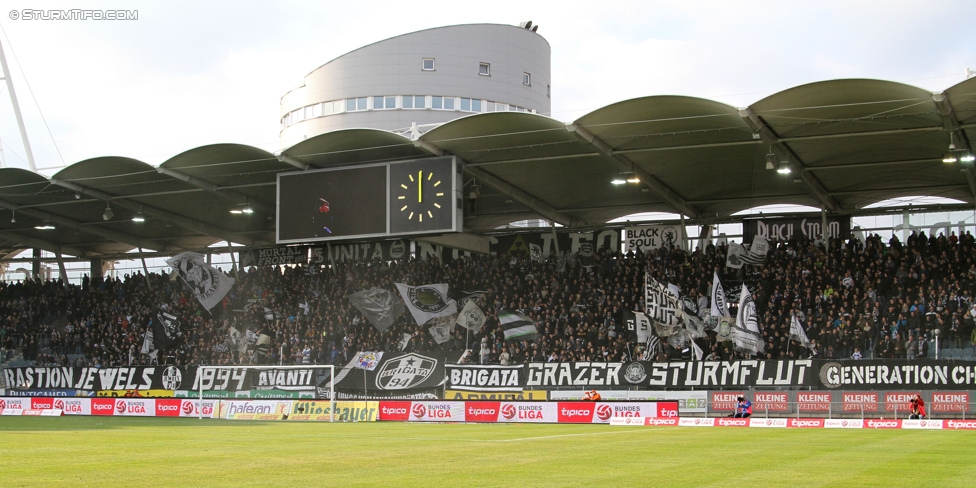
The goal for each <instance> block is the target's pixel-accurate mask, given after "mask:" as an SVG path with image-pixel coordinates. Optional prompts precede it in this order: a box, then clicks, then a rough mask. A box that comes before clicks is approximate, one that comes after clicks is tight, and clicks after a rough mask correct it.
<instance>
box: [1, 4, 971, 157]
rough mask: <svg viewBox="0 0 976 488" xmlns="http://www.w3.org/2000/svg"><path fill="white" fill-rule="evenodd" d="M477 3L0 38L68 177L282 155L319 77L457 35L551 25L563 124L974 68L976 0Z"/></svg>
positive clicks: (40, 146)
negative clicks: (119, 167)
mask: <svg viewBox="0 0 976 488" xmlns="http://www.w3.org/2000/svg"><path fill="white" fill-rule="evenodd" d="M465 5H466V4H464V3H462V2H456V1H452V2H440V1H428V2H415V3H410V2H370V1H365V2H342V3H340V2H299V1H292V2H275V3H270V2H269V3H263V2H247V1H244V2H205V3H202V2H188V1H168V2H162V1H155V2H105V1H102V0H97V1H95V0H92V1H86V2H84V3H81V4H79V3H78V2H71V3H68V2H45V1H37V0H31V1H30V2H27V1H23V0H12V1H10V2H7V4H6V8H8V9H12V10H22V9H26V8H30V9H62V8H86V9H87V8H90V9H135V10H138V20H130V21H94V20H87V21H84V20H78V21H53V20H47V21H43V20H34V21H27V20H23V19H18V20H12V19H11V18H10V17H9V15H0V26H2V28H3V30H4V33H5V37H3V38H0V41H2V42H3V44H4V47H5V49H6V52H7V58H8V64H9V65H10V68H11V71H12V78H13V79H14V81H15V83H16V90H17V94H18V97H19V99H20V104H21V108H22V111H23V112H24V116H25V118H26V120H27V128H28V133H29V136H30V140H31V144H32V146H33V148H34V153H35V159H36V160H37V161H38V166H39V167H40V168H55V170H56V169H57V168H58V167H60V166H61V165H62V164H63V163H66V164H71V163H74V162H77V161H81V160H84V159H88V158H91V157H98V156H107V155H118V156H128V157H133V158H136V159H140V160H143V161H145V162H147V163H150V164H159V163H161V162H163V161H165V160H166V159H168V158H170V157H172V156H174V155H176V154H179V153H180V152H183V151H185V150H188V149H191V148H193V147H196V146H200V145H205V144H213V143H219V142H236V143H243V144H250V145H253V146H257V147H261V148H263V149H266V150H268V151H271V152H275V151H277V150H278V149H279V147H278V130H279V122H278V121H279V117H280V113H279V105H278V102H279V98H280V97H281V95H282V94H284V93H285V92H286V91H288V90H290V89H292V88H294V87H296V86H298V85H300V84H301V83H302V78H303V77H304V75H305V74H307V73H308V72H309V71H311V70H312V69H314V68H316V67H317V66H320V65H321V64H323V63H325V62H327V61H329V60H331V59H333V58H335V57H337V56H340V55H342V54H344V53H346V52H348V51H350V50H353V49H356V48H357V47H360V46H362V45H365V44H369V43H372V42H376V41H379V40H382V39H385V38H388V37H392V36H396V35H400V34H404V33H408V32H412V31H416V30H420V29H425V28H430V27H438V26H443V25H452V24H466V23H500V24H518V23H519V22H521V21H526V20H532V21H533V22H534V23H536V24H538V25H539V26H540V28H539V34H541V35H542V36H544V37H545V38H546V39H547V40H548V41H549V44H550V45H551V47H552V83H551V84H552V106H553V113H552V117H554V118H556V119H558V120H561V121H566V122H569V121H572V120H574V119H576V118H578V117H580V116H582V115H583V114H585V113H587V112H590V111H592V110H595V109H597V108H600V107H602V106H605V105H608V104H611V103H614V102H618V101H621V100H626V99H630V98H635V97H641V96H648V95H661V94H678V95H689V96H696V97H702V98H709V99H713V100H718V101H721V102H724V103H728V104H730V105H734V106H746V105H749V104H750V103H753V102H755V101H757V100H760V99H762V98H764V97H766V96H768V95H770V94H772V93H775V92H777V91H781V90H784V89H787V88H790V87H793V86H797V85H801V84H805V83H810V82H815V81H822V80H829V79H836V78H877V79H886V80H892V81H898V82H903V83H908V84H912V85H916V86H919V87H922V88H925V89H928V90H932V91H941V90H944V89H945V88H947V87H949V86H952V85H954V84H957V83H959V82H961V81H963V79H964V74H963V73H964V71H965V68H967V67H969V68H973V69H976V36H973V35H972V34H971V22H972V19H974V18H976V2H971V1H948V0H947V1H938V0H936V1H933V2H928V3H925V4H923V3H922V2H917V1H915V2H908V1H899V0H889V1H851V0H848V1H819V2H783V1H768V2H767V1H736V2H728V1H698V2H691V1H684V2H682V1H675V2H667V1H660V2H658V1H614V0H609V1H601V2H592V1H587V2H577V1H560V2H543V1H537V2H524V1H523V2H513V1H495V2H492V3H491V8H485V7H484V4H476V5H478V6H471V7H467V6H465ZM472 5H475V4H472ZM11 47H12V50H11ZM2 92H3V93H0V141H2V146H0V147H2V150H3V153H2V161H3V164H4V166H16V167H24V168H25V167H27V165H26V161H25V157H24V151H23V147H22V145H21V143H20V136H19V133H18V131H17V128H16V125H15V123H14V118H13V115H12V112H11V107H10V103H9V98H8V94H7V90H6V88H4V89H3V90H2ZM35 100H36V103H35ZM41 114H43V117H44V119H46V122H47V127H50V133H49V132H48V128H47V127H46V125H45V123H44V121H43V120H42V119H41ZM55 143H56V147H57V149H56V147H55ZM58 151H60V155H59V154H58ZM62 162H63V163H62ZM53 171H54V170H45V171H42V172H44V173H46V174H51V173H53Z"/></svg>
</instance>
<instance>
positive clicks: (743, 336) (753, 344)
mask: <svg viewBox="0 0 976 488" xmlns="http://www.w3.org/2000/svg"><path fill="white" fill-rule="evenodd" d="M732 342H733V343H734V344H735V349H736V350H738V351H742V352H747V353H749V354H759V353H761V352H763V351H764V350H765V349H766V344H765V343H764V342H763V339H762V333H761V332H759V317H758V316H757V315H756V303H755V302H753V301H752V294H751V293H749V289H748V288H747V287H746V285H745V284H743V285H742V296H741V297H740V298H739V313H738V315H736V318H735V326H733V327H732Z"/></svg>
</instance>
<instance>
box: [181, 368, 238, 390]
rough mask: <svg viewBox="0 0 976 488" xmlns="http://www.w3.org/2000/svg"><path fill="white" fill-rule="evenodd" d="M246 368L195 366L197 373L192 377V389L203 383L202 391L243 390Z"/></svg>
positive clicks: (196, 388) (197, 388)
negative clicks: (218, 368)
mask: <svg viewBox="0 0 976 488" xmlns="http://www.w3.org/2000/svg"><path fill="white" fill-rule="evenodd" d="M246 376H247V370H246V369H220V370H217V369H209V368H208V369H203V368H197V374H195V375H194V378H193V387H192V388H190V389H191V390H193V391H198V390H199V389H200V385H201V383H202V384H203V390H204V391H213V390H216V391H223V390H243V389H244V384H245V378H246Z"/></svg>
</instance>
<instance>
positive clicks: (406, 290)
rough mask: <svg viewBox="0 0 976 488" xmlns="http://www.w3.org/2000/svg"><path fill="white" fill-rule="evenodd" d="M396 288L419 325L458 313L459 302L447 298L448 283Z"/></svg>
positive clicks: (400, 284)
mask: <svg viewBox="0 0 976 488" xmlns="http://www.w3.org/2000/svg"><path fill="white" fill-rule="evenodd" d="M396 287H397V290H400V296H402V297H403V302H404V303H405V304H406V305H407V309H408V310H410V314H411V315H413V318H414V320H416V321H417V324H418V325H423V324H426V323H427V322H429V321H430V319H432V318H436V317H444V316H447V315H454V314H456V313H457V302H456V301H454V300H450V299H448V298H447V283H435V284H433V285H421V286H408V285H405V284H403V283H397V284H396Z"/></svg>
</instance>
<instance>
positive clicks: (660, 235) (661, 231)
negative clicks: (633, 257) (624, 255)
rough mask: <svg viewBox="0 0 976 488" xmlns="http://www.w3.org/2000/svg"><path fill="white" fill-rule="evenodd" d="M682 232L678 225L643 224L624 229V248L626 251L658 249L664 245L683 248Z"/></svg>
mask: <svg viewBox="0 0 976 488" xmlns="http://www.w3.org/2000/svg"><path fill="white" fill-rule="evenodd" d="M683 243H684V232H682V227H681V226H680V225H645V226H639V227H627V228H625V229H624V250H625V251H627V252H630V251H635V250H637V249H641V250H645V251H646V250H653V249H659V248H661V247H662V246H664V245H670V246H673V247H676V248H682V249H683V248H684V244H683Z"/></svg>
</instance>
